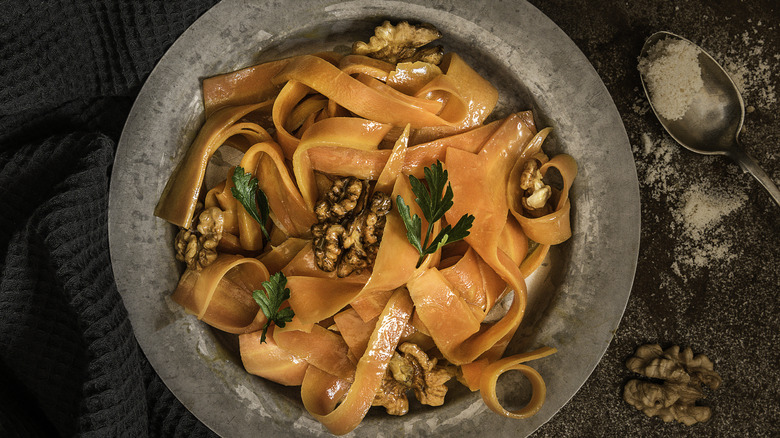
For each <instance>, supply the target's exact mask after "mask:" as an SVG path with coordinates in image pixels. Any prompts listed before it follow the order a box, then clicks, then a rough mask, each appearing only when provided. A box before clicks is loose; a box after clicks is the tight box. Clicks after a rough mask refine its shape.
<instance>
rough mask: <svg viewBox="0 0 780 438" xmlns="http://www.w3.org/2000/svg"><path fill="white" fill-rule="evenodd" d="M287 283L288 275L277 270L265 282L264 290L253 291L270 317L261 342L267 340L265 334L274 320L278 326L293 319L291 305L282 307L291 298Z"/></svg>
mask: <svg viewBox="0 0 780 438" xmlns="http://www.w3.org/2000/svg"><path fill="white" fill-rule="evenodd" d="M286 285H287V277H285V276H284V274H282V273H281V272H277V273H276V274H274V275H272V276H271V278H270V279H268V281H264V282H263V289H265V291H263V290H255V291H254V292H252V298H254V299H255V301H256V302H257V304H258V305H259V306H260V310H262V312H263V315H265V317H266V318H268V321H266V323H265V325H264V326H263V333H262V335H261V336H260V342H261V343H262V342H265V334H266V332H267V331H268V326H269V325H270V324H271V322H273V323H274V324H276V326H277V327H284V326H285V324H287V323H288V322H290V321H292V319H293V316H295V312H294V311H293V309H292V308H290V307H285V308H284V309H280V307H281V306H282V304H283V303H284V302H285V301H286V300H289V299H290V289H288V288H287V287H285V286H286Z"/></svg>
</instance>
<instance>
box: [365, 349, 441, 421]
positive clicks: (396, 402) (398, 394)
mask: <svg viewBox="0 0 780 438" xmlns="http://www.w3.org/2000/svg"><path fill="white" fill-rule="evenodd" d="M399 352H400V353H399ZM454 375H455V373H454V371H453V370H452V369H451V368H450V367H444V366H441V365H439V364H438V361H437V360H436V359H435V358H433V359H431V358H429V357H428V355H427V354H425V351H423V350H422V349H421V348H420V347H419V346H418V345H416V344H412V343H410V342H406V343H403V344H401V345H400V346H399V347H398V351H397V352H396V353H395V354H393V357H392V358H391V359H390V363H389V364H388V366H387V371H386V372H385V376H384V379H383V380H382V386H381V387H380V388H379V391H377V394H376V396H375V398H374V402H373V406H384V407H385V409H386V410H387V413H388V414H390V415H404V414H406V413H407V412H408V411H409V400H408V399H407V397H406V391H407V390H409V389H412V390H413V391H414V395H415V397H417V400H419V401H420V403H422V404H424V405H429V406H441V405H443V404H444V397H445V396H446V395H447V386H446V385H445V384H446V383H447V381H449V380H450V379H451V378H452V377H453V376H454Z"/></svg>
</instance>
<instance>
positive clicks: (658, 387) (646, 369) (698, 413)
mask: <svg viewBox="0 0 780 438" xmlns="http://www.w3.org/2000/svg"><path fill="white" fill-rule="evenodd" d="M626 367H627V368H628V369H629V370H631V371H633V372H635V373H638V374H641V375H643V376H645V377H649V378H653V379H661V380H663V383H654V382H649V381H640V380H636V379H634V380H631V381H629V382H628V383H626V386H625V388H624V390H623V399H624V400H625V401H626V402H628V403H629V404H630V405H632V406H634V407H635V408H637V409H639V410H640V411H642V412H644V413H645V415H647V416H649V417H654V416H658V417H660V418H661V419H662V420H664V421H665V422H669V421H672V420H675V421H679V422H681V423H683V424H685V425H688V426H690V425H693V424H696V423H698V422H703V421H707V420H709V419H710V417H711V416H712V412H711V410H710V408H709V407H707V406H697V405H696V404H695V403H696V402H697V401H698V400H700V399H702V398H704V393H703V392H702V391H701V386H702V385H707V386H709V387H711V388H712V389H717V388H718V386H720V383H721V378H720V375H718V373H717V372H715V370H714V369H713V368H714V367H713V363H712V361H710V360H709V359H708V358H707V356H704V355H703V354H699V355H696V356H694V355H693V351H692V350H691V349H690V348H686V349H684V350H682V351H680V347H678V346H676V345H675V346H673V347H670V348H667V349H666V350H663V349H661V346H660V345H658V344H648V345H643V346H641V347H639V348H637V350H636V353H634V356H632V357H631V358H630V359H628V360H627V361H626Z"/></svg>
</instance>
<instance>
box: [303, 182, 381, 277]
mask: <svg viewBox="0 0 780 438" xmlns="http://www.w3.org/2000/svg"><path fill="white" fill-rule="evenodd" d="M367 195H368V184H367V183H366V182H364V181H360V180H358V179H356V178H352V177H347V178H341V179H337V180H336V181H334V183H333V185H332V186H331V188H330V190H329V191H328V193H326V194H325V196H323V198H322V199H321V200H320V201H319V202H318V203H317V205H316V206H315V208H314V211H315V213H316V214H317V219H318V222H317V223H316V224H314V225H313V226H312V236H313V238H314V257H315V260H316V262H317V266H318V267H319V268H320V269H322V270H323V271H326V272H333V271H336V275H338V276H339V277H346V276H348V275H350V274H351V273H353V272H355V273H360V272H361V271H362V270H363V269H366V268H368V267H369V266H371V265H373V264H374V260H376V253H377V251H378V250H379V243H380V241H381V240H382V234H383V232H384V227H385V216H386V215H387V213H388V212H389V211H390V209H391V208H392V202H391V200H390V197H389V196H388V195H387V194H385V193H382V192H374V194H373V195H371V198H370V199H367V198H368V196H367Z"/></svg>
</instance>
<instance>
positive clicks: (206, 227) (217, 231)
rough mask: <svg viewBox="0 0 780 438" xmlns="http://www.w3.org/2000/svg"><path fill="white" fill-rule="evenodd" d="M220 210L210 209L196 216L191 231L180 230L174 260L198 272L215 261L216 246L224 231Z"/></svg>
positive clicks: (223, 221)
mask: <svg viewBox="0 0 780 438" xmlns="http://www.w3.org/2000/svg"><path fill="white" fill-rule="evenodd" d="M224 224H225V220H224V216H223V214H222V210H220V209H219V208H217V207H211V208H207V209H205V210H203V211H202V212H201V213H200V214H198V215H196V219H195V220H193V224H192V226H193V228H194V230H193V229H186V228H182V229H181V230H179V233H178V234H177V235H176V241H175V243H174V246H175V248H176V259H177V260H179V261H182V262H184V263H186V264H187V269H193V270H196V271H200V270H201V269H203V268H205V267H206V266H208V265H210V264H211V263H213V262H214V260H216V259H217V244H218V243H219V241H220V239H222V231H223V229H224Z"/></svg>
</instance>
